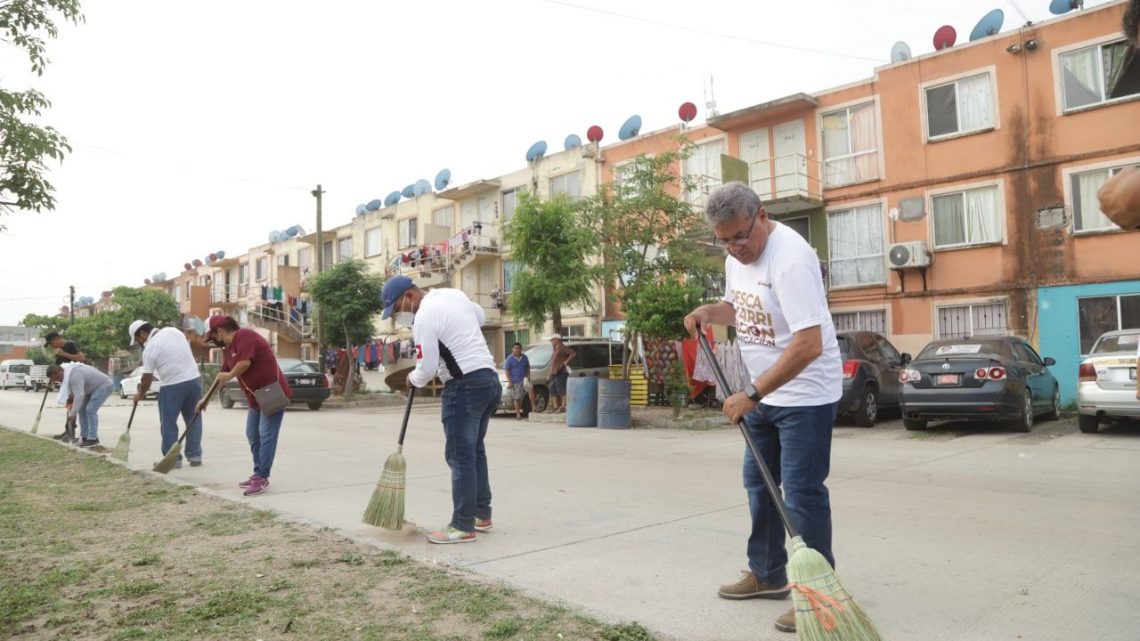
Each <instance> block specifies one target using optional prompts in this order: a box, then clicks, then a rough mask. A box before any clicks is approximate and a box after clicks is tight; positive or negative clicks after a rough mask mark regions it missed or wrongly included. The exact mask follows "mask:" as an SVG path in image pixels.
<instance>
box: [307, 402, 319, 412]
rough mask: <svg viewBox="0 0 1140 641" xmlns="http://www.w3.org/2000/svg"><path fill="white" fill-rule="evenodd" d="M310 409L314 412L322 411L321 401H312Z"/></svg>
mask: <svg viewBox="0 0 1140 641" xmlns="http://www.w3.org/2000/svg"><path fill="white" fill-rule="evenodd" d="M309 409H311V410H313V411H314V412H315V411H317V410H319V409H321V401H310V402H309Z"/></svg>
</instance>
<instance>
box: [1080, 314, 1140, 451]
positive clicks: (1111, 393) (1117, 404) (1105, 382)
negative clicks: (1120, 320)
mask: <svg viewBox="0 0 1140 641" xmlns="http://www.w3.org/2000/svg"><path fill="white" fill-rule="evenodd" d="M1138 345H1140V329H1123V330H1118V331H1115V332H1106V333H1104V334H1103V335H1101V337H1100V338H1098V339H1096V343H1093V347H1092V350H1090V352H1089V355H1088V356H1086V357H1085V358H1084V359H1083V360H1082V361H1081V368H1080V375H1079V379H1078V381H1079V382H1078V383H1077V407H1078V408H1079V409H1080V412H1081V415H1080V417H1079V418H1078V425H1079V427H1080V428H1081V431H1082V432H1090V433H1091V432H1096V431H1097V429H1098V428H1099V427H1100V424H1101V422H1102V421H1107V420H1112V419H1119V418H1140V400H1138V399H1137V398H1136V359H1137V356H1136V350H1137V346H1138Z"/></svg>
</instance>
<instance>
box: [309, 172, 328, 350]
mask: <svg viewBox="0 0 1140 641" xmlns="http://www.w3.org/2000/svg"><path fill="white" fill-rule="evenodd" d="M309 193H311V194H312V195H313V198H316V199H317V252H316V253H317V270H316V274H317V275H320V273H321V270H323V269H324V266H325V239H324V237H323V235H322V233H321V232H322V230H321V196H322V195H323V194H324V193H325V190H323V189H321V186H320V185H317V188H316V189H314V190H313V191H311V192H309ZM324 328H325V323H324V314H323V313H322V310H321V307H320V305H318V306H317V354H318V355H319V357H320V358H318V361H320V363H321V365H322V366H324V354H323V353H322V352H321V350H322V349H324V345H325V341H324V340H323V338H322V335H323V334H324Z"/></svg>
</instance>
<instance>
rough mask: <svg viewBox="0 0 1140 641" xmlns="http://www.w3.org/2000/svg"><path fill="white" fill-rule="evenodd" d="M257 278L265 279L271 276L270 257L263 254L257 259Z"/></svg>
mask: <svg viewBox="0 0 1140 641" xmlns="http://www.w3.org/2000/svg"><path fill="white" fill-rule="evenodd" d="M256 271H257V273H256V276H257V280H265V279H266V278H269V259H268V258H266V257H264V256H262V257H261V258H258V259H257V269H256Z"/></svg>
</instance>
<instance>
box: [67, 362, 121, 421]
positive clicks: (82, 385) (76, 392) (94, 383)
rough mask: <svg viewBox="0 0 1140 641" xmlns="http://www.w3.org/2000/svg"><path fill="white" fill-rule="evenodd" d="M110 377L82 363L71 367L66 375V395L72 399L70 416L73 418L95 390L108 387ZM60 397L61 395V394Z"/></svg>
mask: <svg viewBox="0 0 1140 641" xmlns="http://www.w3.org/2000/svg"><path fill="white" fill-rule="evenodd" d="M110 385H111V377H110V376H107V375H106V374H104V373H103V372H100V371H99V370H97V369H95V368H94V367H91V366H90V365H86V364H84V363H76V364H75V365H72V366H71V371H70V372H68V374H67V387H66V390H67V393H68V394H70V395H71V396H72V397H74V401H73V403H72V406H71V415H72V416H74V415H75V412H76V411H78V409H79V408H80V407H83V403H84V402H85V401H86V400H87V397H88V396H90V395H91V394H92V393H94V392H95V390H97V389H99V388H100V387H104V386H110ZM61 396H62V394H61Z"/></svg>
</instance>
